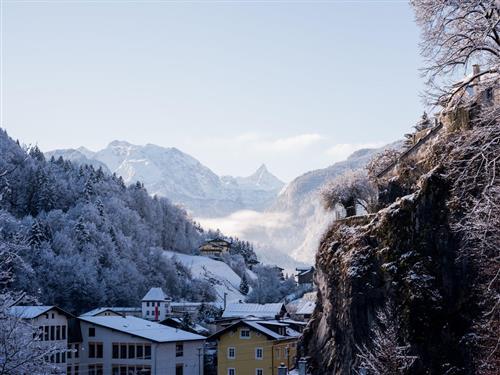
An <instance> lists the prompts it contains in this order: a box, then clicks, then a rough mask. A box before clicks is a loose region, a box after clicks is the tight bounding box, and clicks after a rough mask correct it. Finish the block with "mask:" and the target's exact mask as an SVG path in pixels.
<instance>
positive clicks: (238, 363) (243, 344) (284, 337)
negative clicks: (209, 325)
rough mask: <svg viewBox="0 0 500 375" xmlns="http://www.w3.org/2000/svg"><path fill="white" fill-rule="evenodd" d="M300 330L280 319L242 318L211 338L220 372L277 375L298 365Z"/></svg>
mask: <svg viewBox="0 0 500 375" xmlns="http://www.w3.org/2000/svg"><path fill="white" fill-rule="evenodd" d="M299 336H300V333H299V332H297V331H295V330H293V329H291V328H290V326H289V325H288V324H286V323H283V322H280V321H277V320H247V319H245V320H239V321H237V322H235V323H233V324H231V325H230V326H228V327H225V328H224V329H222V330H220V331H219V332H217V333H215V334H214V335H212V336H210V337H209V340H211V341H215V342H216V343H217V374H218V375H237V374H252V375H253V374H255V375H264V374H266V375H273V374H278V368H279V367H280V366H281V367H286V368H287V369H292V368H294V366H295V361H296V353H297V340H298V337H299Z"/></svg>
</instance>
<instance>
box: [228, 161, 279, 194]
mask: <svg viewBox="0 0 500 375" xmlns="http://www.w3.org/2000/svg"><path fill="white" fill-rule="evenodd" d="M237 181H238V183H239V184H240V185H241V186H246V187H254V188H255V187H256V188H258V189H261V190H278V191H279V190H280V189H281V188H282V187H283V185H284V183H283V182H282V181H281V180H280V179H279V178H278V177H276V176H275V175H273V174H272V173H271V172H269V170H268V169H267V167H266V165H265V164H262V165H261V166H260V167H259V168H258V169H257V170H256V171H255V172H254V173H253V174H252V175H250V176H248V177H238V178H237Z"/></svg>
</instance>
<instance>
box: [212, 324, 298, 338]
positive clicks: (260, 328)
mask: <svg viewBox="0 0 500 375" xmlns="http://www.w3.org/2000/svg"><path fill="white" fill-rule="evenodd" d="M272 323H273V322H270V321H267V320H264V321H259V320H251V319H245V320H239V321H237V322H236V323H234V324H231V325H230V326H228V327H226V328H224V329H222V330H221V331H219V332H217V333H215V334H214V335H212V336H211V338H216V337H218V336H220V335H221V334H223V333H225V332H227V331H229V330H233V329H234V328H235V327H237V326H240V325H246V326H248V327H250V328H253V329H255V330H256V331H258V332H260V333H262V334H264V335H265V336H267V337H268V338H271V339H273V340H284V339H291V338H295V337H299V336H300V333H299V332H297V331H295V330H293V329H292V328H290V327H287V325H286V324H283V325H281V324H279V322H278V321H274V323H276V324H279V325H280V326H285V327H286V329H285V332H286V334H285V335H280V334H279V333H277V332H275V331H273V330H271V329H269V328H267V327H265V326H264V325H269V324H272Z"/></svg>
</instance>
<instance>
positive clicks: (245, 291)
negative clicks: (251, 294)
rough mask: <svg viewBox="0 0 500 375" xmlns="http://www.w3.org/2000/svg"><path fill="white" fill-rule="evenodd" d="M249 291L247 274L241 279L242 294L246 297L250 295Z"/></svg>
mask: <svg viewBox="0 0 500 375" xmlns="http://www.w3.org/2000/svg"><path fill="white" fill-rule="evenodd" d="M249 290H250V288H249V287H248V281H247V277H246V275H245V274H243V277H242V278H241V283H240V292H241V293H242V294H243V295H245V296H246V295H247V294H248V291H249Z"/></svg>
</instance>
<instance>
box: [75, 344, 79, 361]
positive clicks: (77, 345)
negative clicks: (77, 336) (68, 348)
mask: <svg viewBox="0 0 500 375" xmlns="http://www.w3.org/2000/svg"><path fill="white" fill-rule="evenodd" d="M79 357H80V344H75V358H79Z"/></svg>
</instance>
